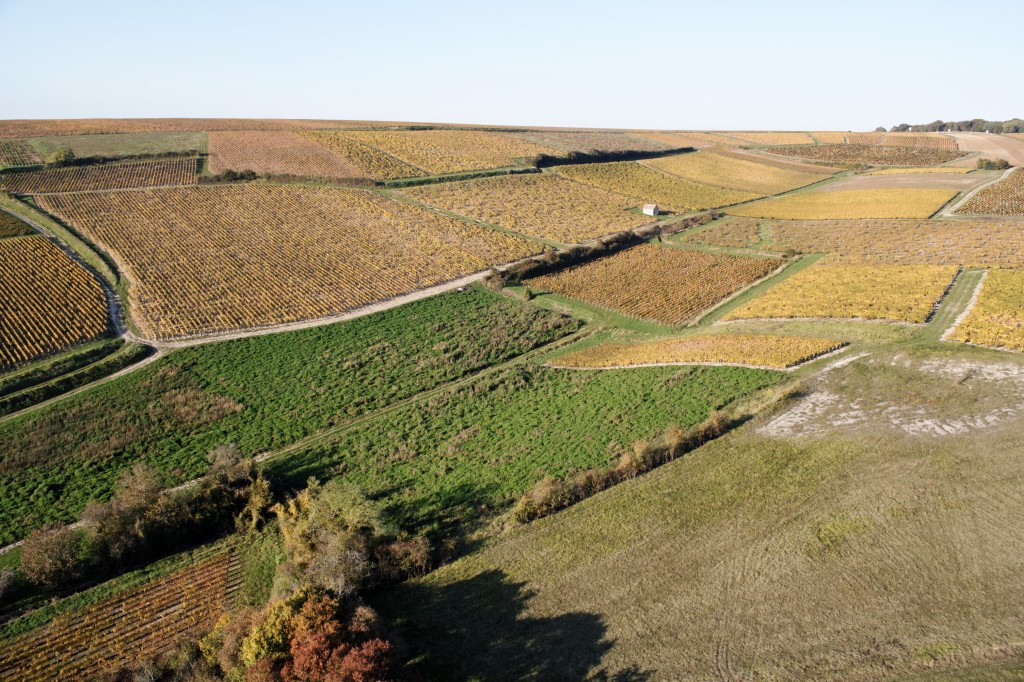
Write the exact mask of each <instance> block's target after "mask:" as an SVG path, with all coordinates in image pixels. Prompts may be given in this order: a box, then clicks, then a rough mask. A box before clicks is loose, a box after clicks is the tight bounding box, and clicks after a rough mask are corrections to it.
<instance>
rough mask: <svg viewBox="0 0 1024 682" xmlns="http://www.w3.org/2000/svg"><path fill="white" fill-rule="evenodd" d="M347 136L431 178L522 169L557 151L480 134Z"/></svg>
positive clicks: (366, 133)
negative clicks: (433, 176)
mask: <svg viewBox="0 0 1024 682" xmlns="http://www.w3.org/2000/svg"><path fill="white" fill-rule="evenodd" d="M345 135H346V136H347V137H348V138H349V139H352V140H355V141H356V142H361V143H363V144H365V145H368V146H371V147H374V148H376V149H379V150H380V151H382V152H385V153H386V154H390V155H391V156H394V157H395V158H397V159H400V160H401V161H404V162H405V163H407V164H409V165H410V166H415V167H417V168H423V169H425V170H427V171H429V173H430V174H435V173H457V172H459V171H470V170H482V169H486V168H500V167H503V166H516V165H522V164H523V162H529V161H530V160H531V159H533V157H535V156H537V155H538V154H554V153H556V150H553V149H551V148H550V147H545V146H542V145H539V144H536V143H534V142H529V141H527V140H522V139H518V138H516V137H513V136H511V135H505V134H501V133H488V132H483V131H478V130H399V131H393V130H386V131H376V130H373V131H371V130H367V131H353V132H348V133H345Z"/></svg>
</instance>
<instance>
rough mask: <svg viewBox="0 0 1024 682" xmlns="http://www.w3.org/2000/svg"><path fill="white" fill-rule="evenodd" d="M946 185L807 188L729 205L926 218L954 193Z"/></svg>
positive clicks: (791, 215)
mask: <svg viewBox="0 0 1024 682" xmlns="http://www.w3.org/2000/svg"><path fill="white" fill-rule="evenodd" d="M956 194H957V193H956V191H955V190H950V189H919V188H914V189H899V188H883V189H854V190H841V191H835V192H826V191H820V190H817V191H808V192H800V193H797V194H791V195H789V196H785V197H779V198H777V199H766V200H764V201H758V202H756V203H753V204H748V205H745V206H737V207H735V208H730V209H729V211H728V212H729V213H730V214H732V215H738V216H748V217H752V218H779V219H784V220H829V219H851V218H928V217H929V216H931V215H932V214H933V213H935V212H936V211H938V210H939V209H940V208H942V207H943V206H944V205H945V204H946V203H947V202H948V201H949V200H950V199H952V198H953V197H954V196H956Z"/></svg>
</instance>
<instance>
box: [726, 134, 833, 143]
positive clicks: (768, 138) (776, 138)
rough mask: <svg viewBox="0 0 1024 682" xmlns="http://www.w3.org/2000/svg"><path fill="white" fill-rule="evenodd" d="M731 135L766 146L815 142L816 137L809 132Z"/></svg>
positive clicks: (731, 135)
mask: <svg viewBox="0 0 1024 682" xmlns="http://www.w3.org/2000/svg"><path fill="white" fill-rule="evenodd" d="M729 136H730V137H735V138H737V139H739V140H743V141H744V142H750V143H751V144H756V145H764V146H767V145H778V144H815V141H814V138H813V137H811V136H810V135H809V134H808V133H771V132H766V133H760V132H730V133H729Z"/></svg>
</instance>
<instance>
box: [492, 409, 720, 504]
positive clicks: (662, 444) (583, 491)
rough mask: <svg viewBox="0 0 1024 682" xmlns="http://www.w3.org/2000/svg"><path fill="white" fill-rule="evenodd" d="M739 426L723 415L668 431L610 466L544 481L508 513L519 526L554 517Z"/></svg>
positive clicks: (547, 478) (640, 445)
mask: <svg viewBox="0 0 1024 682" xmlns="http://www.w3.org/2000/svg"><path fill="white" fill-rule="evenodd" d="M738 424H739V420H737V419H731V418H729V417H728V416H726V415H725V413H723V412H713V413H712V414H711V416H709V417H708V418H707V419H706V420H705V421H704V422H703V423H701V424H699V425H697V426H695V427H693V428H691V429H689V430H687V431H683V430H681V429H678V428H675V427H673V428H670V429H668V430H666V431H665V433H664V434H662V436H661V438H659V439H658V440H657V441H655V442H653V443H648V442H644V441H640V442H637V443H635V444H634V446H633V451H632V452H627V453H625V454H623V455H622V456H621V457H620V458H619V462H618V463H617V464H615V465H614V466H611V467H607V468H604V469H588V470H586V471H581V472H579V473H577V474H574V475H573V476H570V477H569V478H563V479H555V478H550V477H545V478H543V479H541V480H540V481H538V482H537V484H536V485H535V486H534V487H533V489H532V490H530V492H528V493H527V494H526V495H523V497H521V498H520V499H519V501H518V502H517V503H516V506H515V508H514V509H513V510H512V518H514V519H515V520H516V521H518V522H519V523H528V522H530V521H533V520H535V519H539V518H542V517H544V516H548V515H549V514H554V513H555V512H557V511H559V510H562V509H565V508H566V507H569V506H572V505H574V504H576V503H577V502H581V501H582V500H585V499H587V498H588V497H591V496H593V495H596V494H597V493H599V492H601V491H602V490H606V489H608V488H610V487H612V486H614V485H616V484H618V483H621V482H623V481H626V480H629V479H631V478H635V477H637V476H639V475H640V474H643V473H646V472H648V471H650V470H652V469H655V468H657V467H659V466H661V465H662V464H665V463H667V462H671V461H672V460H675V459H678V458H680V457H682V456H683V455H685V454H686V453H688V452H690V451H692V450H695V449H697V448H699V447H700V446H701V445H704V444H705V443H707V442H708V441H711V440H714V439H715V438H718V437H719V436H721V435H723V434H725V433H726V432H727V431H729V430H730V429H732V428H733V427H735V426H737V425H738Z"/></svg>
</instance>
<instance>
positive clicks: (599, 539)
mask: <svg viewBox="0 0 1024 682" xmlns="http://www.w3.org/2000/svg"><path fill="white" fill-rule="evenodd" d="M800 395H803V396H805V397H804V398H800V397H799V396H800ZM876 406H877V407H876ZM1022 410H1024V366H1022V363H1021V362H1020V361H1013V360H1008V359H1005V358H1004V357H999V358H997V357H995V356H993V355H987V354H986V355H979V354H977V353H972V354H968V355H953V354H949V353H941V352H939V354H931V353H924V352H921V353H918V354H915V355H908V354H901V355H898V356H893V355H888V354H881V355H879V356H877V357H868V358H865V359H863V360H859V361H856V362H854V363H852V364H850V365H847V366H846V367H842V368H839V369H836V370H835V371H832V372H830V373H828V374H825V375H822V376H821V378H820V379H816V380H813V381H812V382H810V383H809V384H808V385H807V386H805V387H804V389H803V393H802V394H797V396H796V397H794V399H792V400H791V401H787V402H785V403H783V404H782V405H781V406H780V410H779V411H778V412H776V413H770V414H768V415H766V416H763V417H758V418H757V419H755V420H754V421H753V422H752V423H750V424H747V425H746V426H744V427H742V428H741V429H740V430H738V431H736V432H734V433H732V434H730V435H728V436H726V437H724V438H722V439H720V440H717V441H714V442H712V443H711V444H709V445H707V446H705V447H703V448H700V449H698V450H696V451H694V452H692V453H690V454H689V455H687V456H685V457H684V458H683V459H681V460H678V461H676V462H673V463H671V464H668V465H665V466H664V467H662V468H660V469H657V470H655V471H654V472H652V473H650V474H648V475H645V476H641V477H639V478H637V479H635V480H633V481H630V482H627V483H624V484H621V485H619V486H616V487H614V488H612V489H611V490H609V491H606V492H603V493H600V494H599V495H597V496H596V497H593V498H591V499H589V500H587V501H585V502H583V503H581V504H578V505H576V506H574V507H571V508H570V509H568V510H566V511H564V512H561V513H558V514H556V515H554V516H552V517H549V518H546V519H542V520H540V521H537V522H534V523H532V524H530V525H528V526H525V527H522V528H520V529H518V530H515V531H513V532H511V533H509V534H507V535H505V536H504V537H502V538H500V539H498V540H496V541H493V542H491V543H489V544H488V545H486V546H485V547H484V548H482V549H481V550H479V551H477V552H475V553H474V554H472V555H470V556H469V557H467V558H464V559H461V560H459V561H456V562H454V563H452V564H450V565H447V566H444V567H442V568H441V569H439V570H437V571H435V572H434V573H432V574H430V575H428V576H426V577H424V578H422V579H419V580H416V581H413V582H412V583H409V584H406V585H403V586H400V587H398V588H395V589H394V590H392V591H390V592H389V593H387V594H385V595H384V596H383V597H382V598H380V599H378V600H377V604H378V606H379V607H380V608H381V609H382V611H383V613H384V615H385V617H388V618H391V619H394V620H395V622H397V623H398V625H399V627H400V629H401V631H402V632H403V634H404V635H405V637H406V639H407V640H408V641H409V643H410V646H411V648H412V653H413V655H414V656H415V657H416V661H417V667H418V668H419V669H420V671H421V672H422V673H423V674H424V675H425V677H426V678H428V679H487V680H518V679H547V678H555V677H559V676H561V677H564V678H572V679H605V680H610V679H622V680H652V681H660V680H666V681H667V680H701V681H705V680H706V681H709V682H710V681H712V680H820V681H823V682H833V681H834V682H840V681H841V682H866V681H869V680H903V679H906V678H907V677H909V676H911V675H917V674H921V675H924V673H926V672H928V671H930V670H934V669H935V668H938V670H942V669H944V668H953V669H961V668H964V667H966V666H969V665H970V664H971V663H972V662H977V663H985V662H988V663H1001V662H1012V661H1014V660H1016V661H1019V656H1020V648H1019V647H1016V646H1014V645H1013V644H1012V643H1014V642H1019V641H1021V639H1022V638H1024V616H1022V614H1024V598H1022V596H1021V595H1022V594H1024V566H1022V564H1021V562H1020V560H1019V557H1020V556H1021V553H1022V552H1024V538H1022V535H1021V533H1020V528H1021V527H1022V526H1024V496H1022V495H1020V445H1019V444H1020V442H1021V437H1022V426H1021V425H1022V421H1021V420H1020V418H1019V416H1017V417H1016V418H1013V416H1012V415H1020V414H1021V413H1022ZM1000 411H1009V413H1010V414H1009V415H1004V416H1003V417H1002V418H1000V417H999V416H998V415H999V413H1000ZM988 417H991V418H992V419H991V421H989V420H988V419H987V418H988ZM968 421H969V422H970V423H971V424H974V426H971V427H966V426H963V424H964V423H965V422H968ZM956 425H960V426H959V428H957V426H956ZM943 427H948V428H943ZM784 434H785V435H784ZM1018 669H1019V668H1018ZM936 673H937V671H936ZM914 679H918V678H916V677H915V678H914ZM920 679H922V680H923V679H942V680H961V679H986V680H995V679H998V680H1010V679H1017V678H1015V677H1012V676H1007V677H993V678H988V677H984V678H981V677H979V678H974V677H962V676H960V675H957V674H955V673H953V674H951V675H950V676H948V677H942V676H939V677H936V678H932V677H922V678H920Z"/></svg>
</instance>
